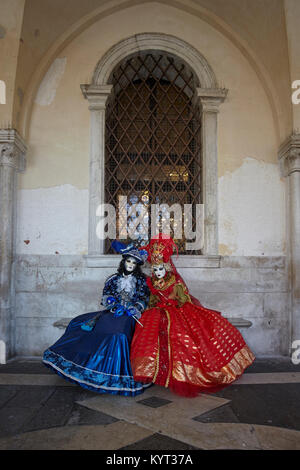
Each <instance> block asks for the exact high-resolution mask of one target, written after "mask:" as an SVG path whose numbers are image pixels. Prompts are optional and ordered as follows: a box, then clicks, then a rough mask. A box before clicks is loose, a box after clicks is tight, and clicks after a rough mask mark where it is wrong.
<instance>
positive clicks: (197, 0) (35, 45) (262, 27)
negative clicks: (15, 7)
mask: <svg viewBox="0 0 300 470" xmlns="http://www.w3.org/2000/svg"><path fill="white" fill-rule="evenodd" d="M295 1H296V2H297V0H295ZM137 3H138V4H139V5H143V4H146V3H150V4H151V5H153V8H155V9H156V10H157V8H159V7H160V6H162V7H163V5H170V6H172V7H173V8H176V9H178V11H179V13H180V12H184V11H185V12H189V13H190V14H192V15H194V16H197V17H199V18H202V19H203V20H204V21H206V22H208V23H209V24H211V25H213V26H214V27H216V28H217V29H218V30H219V31H222V32H223V33H224V34H225V35H226V36H227V37H230V39H231V40H232V41H233V42H234V43H236V45H237V47H239V48H240V50H241V51H242V53H243V54H244V55H245V56H247V57H248V59H249V60H250V61H252V62H253V64H256V67H257V73H258V74H259V75H260V76H261V78H262V77H263V78H264V80H265V84H266V86H267V87H269V88H270V90H271V93H272V95H273V96H272V99H273V100H275V101H276V108H277V112H278V113H279V114H280V116H278V117H279V126H280V131H279V135H278V138H279V139H280V142H279V143H281V141H282V140H283V139H284V138H285V137H286V136H287V135H288V134H289V133H290V132H291V127H292V114H291V103H290V101H289V94H290V77H289V62H288V55H287V36H286V25H285V14H284V5H283V1H282V0H226V1H224V0H176V1H175V0H156V1H151V0H85V1H84V2H83V1H82V0H64V2H63V3H62V2H61V0H42V1H41V0H30V1H27V2H26V5H25V12H24V22H23V28H22V43H21V49H20V56H19V61H18V70H17V87H16V88H17V89H18V90H20V93H24V94H25V98H26V95H28V93H29V94H30V93H31V91H30V90H29V88H30V86H31V83H30V82H31V79H33V80H35V74H36V72H37V75H38V69H39V67H40V66H41V64H42V62H43V61H45V60H46V63H47V60H48V54H49V56H51V54H52V48H54V50H56V51H58V52H57V54H59V53H60V50H61V48H62V47H64V46H63V45H64V44H67V43H68V42H69V41H72V40H73V39H74V37H75V36H76V35H77V34H79V33H80V32H81V31H82V30H83V29H84V28H86V27H87V26H89V25H91V24H92V23H93V22H94V21H98V20H99V19H100V18H104V17H105V16H108V15H114V13H115V12H117V11H121V10H122V9H127V8H130V7H131V6H132V5H135V4H137ZM159 16H160V13H158V17H159ZM140 20H143V15H141V16H139V17H138V21H140ZM113 28H115V29H117V28H118V26H116V25H115V23H114V24H113ZM30 99H31V98H30ZM25 101H26V100H25ZM23 107H24V106H23ZM20 110H22V104H21V103H20V102H19V101H18V100H16V103H15V112H14V119H15V121H16V123H17V125H18V123H19V112H20Z"/></svg>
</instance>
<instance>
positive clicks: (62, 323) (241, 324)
mask: <svg viewBox="0 0 300 470" xmlns="http://www.w3.org/2000/svg"><path fill="white" fill-rule="evenodd" d="M224 318H226V320H228V321H229V322H230V323H231V324H232V325H233V326H235V327H236V328H250V326H252V322H251V321H250V320H245V319H244V318H241V317H236V318H232V317H224ZM71 320H72V318H61V319H60V320H57V321H56V322H55V323H53V326H54V327H56V328H59V329H61V330H62V329H65V328H66V327H67V326H68V324H69V323H70V321H71Z"/></svg>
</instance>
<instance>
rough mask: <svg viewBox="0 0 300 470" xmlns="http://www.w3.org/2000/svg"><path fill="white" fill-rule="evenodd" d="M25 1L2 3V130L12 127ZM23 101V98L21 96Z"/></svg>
mask: <svg viewBox="0 0 300 470" xmlns="http://www.w3.org/2000/svg"><path fill="white" fill-rule="evenodd" d="M24 3H25V0H1V2H0V80H2V81H4V82H5V85H6V87H5V88H6V99H5V104H0V128H7V127H12V125H13V105H14V99H15V78H16V71H17V62H18V54H19V45H20V38H21V36H20V35H21V28H22V21H23V9H24ZM19 99H20V100H21V99H22V97H20V96H19Z"/></svg>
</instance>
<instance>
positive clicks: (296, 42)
mask: <svg viewBox="0 0 300 470" xmlns="http://www.w3.org/2000/svg"><path fill="white" fill-rule="evenodd" d="M285 14H286V24H287V37H288V47H289V59H290V70H291V84H292V83H293V82H294V81H298V84H297V89H296V88H295V89H292V91H297V90H299V91H297V93H296V95H297V101H298V104H293V105H292V106H293V129H294V131H295V132H296V133H300V103H299V101H300V39H299V36H300V32H299V31H300V28H299V21H300V2H299V1H298V0H285ZM292 91H291V93H292Z"/></svg>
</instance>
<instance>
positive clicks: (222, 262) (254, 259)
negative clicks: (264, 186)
mask: <svg viewBox="0 0 300 470" xmlns="http://www.w3.org/2000/svg"><path fill="white" fill-rule="evenodd" d="M173 261H174V264H175V266H176V267H178V268H231V269H245V268H261V269H269V268H272V269H274V270H275V271H276V270H278V269H284V268H285V262H286V257H285V256H227V255H226V256H223V255H211V256H204V255H203V256H194V255H180V256H179V257H178V258H177V257H176V255H174V256H173ZM14 262H15V263H16V264H17V266H18V267H19V268H21V267H22V265H23V266H26V267H34V268H36V267H46V268H52V267H53V268H56V267H57V268H64V267H70V268H84V267H94V268H96V267H101V268H103V267H108V268H111V267H117V266H118V265H119V262H120V255H33V254H17V255H16V257H15V259H14Z"/></svg>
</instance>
